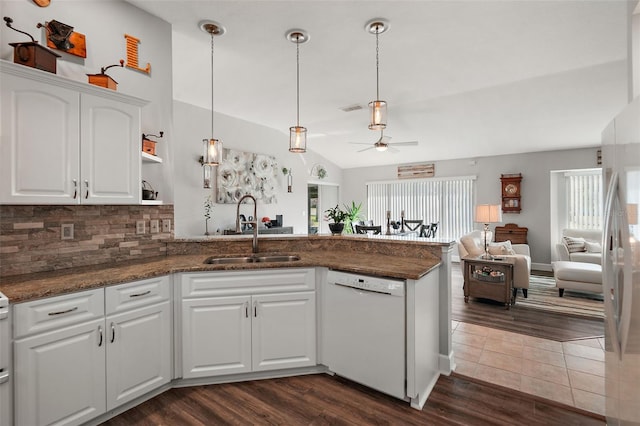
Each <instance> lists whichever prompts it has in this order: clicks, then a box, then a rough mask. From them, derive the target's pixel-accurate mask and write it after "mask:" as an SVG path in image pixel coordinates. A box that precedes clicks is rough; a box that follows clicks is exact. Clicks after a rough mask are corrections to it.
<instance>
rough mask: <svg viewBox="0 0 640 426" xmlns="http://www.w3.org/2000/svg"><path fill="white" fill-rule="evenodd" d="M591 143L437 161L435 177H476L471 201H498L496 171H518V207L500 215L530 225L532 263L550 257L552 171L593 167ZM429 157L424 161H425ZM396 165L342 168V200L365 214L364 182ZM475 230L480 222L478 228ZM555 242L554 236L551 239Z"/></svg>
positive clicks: (390, 173)
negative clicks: (360, 205) (359, 206)
mask: <svg viewBox="0 0 640 426" xmlns="http://www.w3.org/2000/svg"><path fill="white" fill-rule="evenodd" d="M597 149H598V148H597V147H594V148H583V149H574V150H564V151H547V152H536V153H529V154H519V155H502V156H495V157H480V158H467V159H460V160H448V161H436V162H435V175H436V177H448V176H471V175H475V176H477V180H476V203H477V204H481V203H482V204H484V203H490V204H500V193H501V190H502V188H501V184H500V175H501V174H506V173H522V176H523V178H522V187H521V191H522V212H521V213H519V214H516V213H509V214H503V222H504V223H512V222H513V223H517V224H518V225H519V226H525V227H527V228H529V233H528V240H529V246H530V248H531V257H532V262H534V263H543V264H548V263H549V262H550V261H551V237H550V230H549V223H550V207H551V200H550V191H551V180H550V172H551V171H552V170H566V169H582V168H591V167H597V165H596V151H597ZM425 162H428V161H425ZM396 176H397V166H386V167H367V168H357V169H348V170H345V171H344V172H343V185H342V189H341V194H342V198H343V199H344V200H351V199H353V200H355V201H356V202H360V201H362V202H363V207H364V209H365V215H366V198H367V194H366V183H367V182H373V181H380V180H394V179H396ZM478 229H480V227H478ZM554 243H555V241H554Z"/></svg>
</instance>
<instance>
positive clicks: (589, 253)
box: [556, 229, 602, 265]
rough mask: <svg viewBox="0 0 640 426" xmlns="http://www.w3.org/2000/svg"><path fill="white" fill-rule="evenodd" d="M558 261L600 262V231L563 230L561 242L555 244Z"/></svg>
mask: <svg viewBox="0 0 640 426" xmlns="http://www.w3.org/2000/svg"><path fill="white" fill-rule="evenodd" d="M556 255H557V260H558V261H566V262H581V263H595V264H598V265H600V264H601V262H602V231H600V230H583V229H563V230H562V240H561V241H560V242H559V243H557V244H556Z"/></svg>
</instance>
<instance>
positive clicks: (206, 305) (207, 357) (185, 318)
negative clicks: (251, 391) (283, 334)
mask: <svg viewBox="0 0 640 426" xmlns="http://www.w3.org/2000/svg"><path fill="white" fill-rule="evenodd" d="M250 302H251V297H250V296H235V297H210V298H202V299H187V300H184V301H183V302H182V363H183V364H182V376H183V377H184V378H192V377H207V376H216V375H221V374H232V373H246V372H249V371H251V318H250V312H249V310H250Z"/></svg>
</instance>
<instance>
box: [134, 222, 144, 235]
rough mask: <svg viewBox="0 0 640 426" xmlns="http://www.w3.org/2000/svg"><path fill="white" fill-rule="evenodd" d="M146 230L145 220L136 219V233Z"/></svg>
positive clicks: (142, 232)
mask: <svg viewBox="0 0 640 426" xmlns="http://www.w3.org/2000/svg"><path fill="white" fill-rule="evenodd" d="M145 232H146V229H145V224H144V220H138V221H136V234H144V233H145Z"/></svg>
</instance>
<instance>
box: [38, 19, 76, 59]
mask: <svg viewBox="0 0 640 426" xmlns="http://www.w3.org/2000/svg"><path fill="white" fill-rule="evenodd" d="M37 27H38V28H44V29H45V30H46V32H47V37H46V38H47V46H48V47H50V48H52V49H58V50H62V51H63V52H66V53H68V54H70V55H75V56H79V57H81V58H86V57H87V42H86V38H85V36H84V34H80V33H77V32H75V31H73V27H72V26H70V25H67V24H63V23H62V22H58V21H56V20H53V21H49V22H45V23H44V24H40V23H38V25H37Z"/></svg>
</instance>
